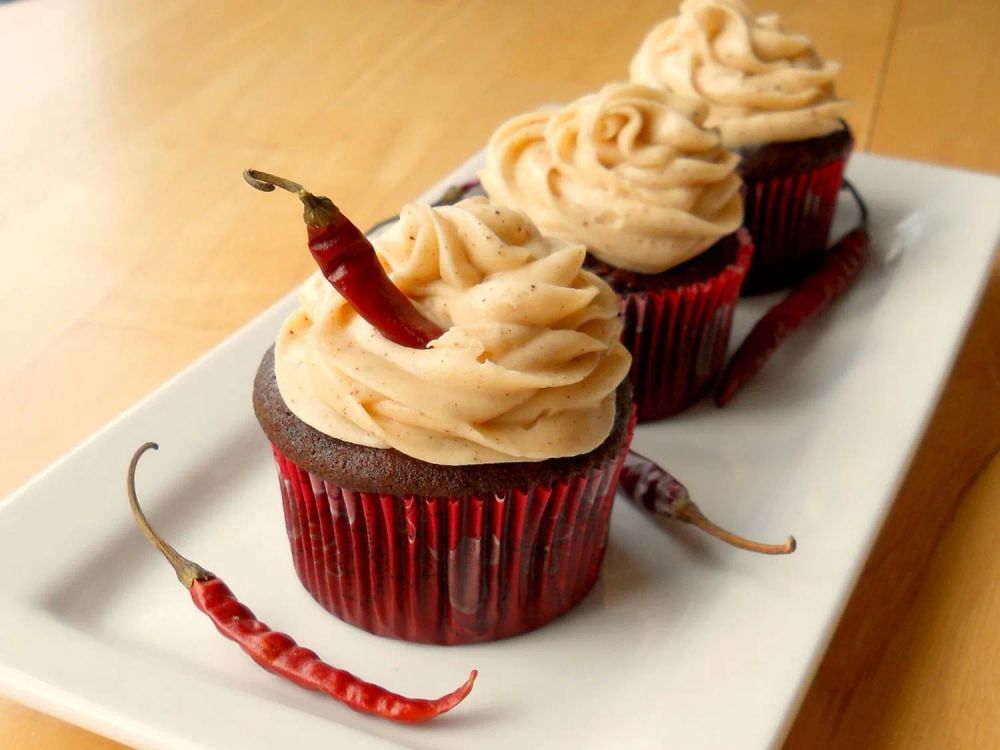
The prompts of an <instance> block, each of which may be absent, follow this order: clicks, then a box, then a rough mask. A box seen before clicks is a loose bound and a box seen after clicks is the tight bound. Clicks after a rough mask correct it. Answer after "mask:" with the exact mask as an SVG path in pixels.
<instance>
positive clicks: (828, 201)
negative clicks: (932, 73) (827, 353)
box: [630, 0, 853, 291]
mask: <svg viewBox="0 0 1000 750" xmlns="http://www.w3.org/2000/svg"><path fill="white" fill-rule="evenodd" d="M839 70H840V66H839V65H838V64H837V63H834V62H829V61H824V60H822V59H821V58H820V57H819V55H818V54H817V53H816V50H815V48H814V47H813V44H812V42H811V41H810V39H809V38H808V37H807V36H804V35H802V34H796V33H790V32H786V31H784V30H783V29H782V26H781V20H780V18H779V17H778V16H777V15H776V14H768V15H761V16H756V17H755V16H754V15H753V14H752V13H751V11H750V10H749V8H748V7H747V6H746V5H745V4H744V3H743V2H741V0H684V2H682V3H681V6H680V11H679V12H678V15H677V16H676V17H673V18H669V19H667V20H665V21H663V22H662V23H660V24H659V25H657V26H656V27H654V28H653V29H652V30H651V31H650V32H649V34H648V35H647V36H646V38H645V40H644V41H643V42H642V45H641V46H640V48H639V50H638V52H637V53H636V55H635V57H634V58H633V59H632V63H631V66H630V74H631V79H632V80H633V81H635V82H637V83H642V84H646V85H649V86H655V87H659V88H663V89H665V90H666V91H669V92H672V93H674V94H678V95H681V96H686V97H691V98H695V99H697V100H699V101H701V102H703V103H704V104H705V105H706V106H707V107H708V118H707V119H706V125H707V126H710V127H715V128H718V130H719V132H720V134H721V136H722V140H723V142H724V143H725V145H726V146H727V147H728V148H731V149H735V150H737V151H738V152H739V153H740V154H741V156H742V160H741V163H740V167H739V171H740V175H741V176H742V178H743V181H744V183H745V184H746V190H745V202H746V226H747V227H748V229H749V230H750V234H751V235H752V237H753V241H754V244H755V246H756V252H755V254H754V261H753V265H752V267H751V270H750V275H749V277H748V279H747V289H748V290H751V291H765V290H768V289H774V288H778V287H781V286H787V285H788V284H790V283H793V282H794V281H797V280H798V279H800V278H802V277H803V276H805V275H807V274H808V273H809V272H811V271H812V270H813V269H814V268H815V267H816V266H817V265H818V264H819V262H820V261H821V259H822V256H823V253H824V252H825V250H826V246H827V239H828V235H829V231H830V224H831V222H832V219H833V212H834V208H835V206H836V199H837V192H838V190H839V188H840V184H841V181H842V177H843V171H844V165H845V163H846V161H847V158H848V156H849V155H850V151H851V147H852V146H853V138H852V136H851V133H850V130H849V129H848V127H847V124H846V123H845V122H844V121H843V120H842V119H841V118H842V116H843V114H844V111H845V110H846V108H847V105H848V103H847V102H846V101H845V100H843V99H840V98H838V97H837V94H836V90H835V88H834V80H835V78H836V76H837V74H838V72H839Z"/></svg>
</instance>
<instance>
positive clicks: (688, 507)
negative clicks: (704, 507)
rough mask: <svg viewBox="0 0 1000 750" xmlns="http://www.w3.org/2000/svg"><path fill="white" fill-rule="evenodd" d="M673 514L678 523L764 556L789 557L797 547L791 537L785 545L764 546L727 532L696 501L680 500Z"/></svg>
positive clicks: (675, 503) (675, 504) (672, 509)
mask: <svg viewBox="0 0 1000 750" xmlns="http://www.w3.org/2000/svg"><path fill="white" fill-rule="evenodd" d="M671 513H672V515H673V517H674V518H676V519H677V520H678V521H683V522H684V523H689V524H691V525H692V526H694V527H696V528H697V529H699V530H701V531H704V532H705V533H706V534H709V535H711V536H714V537H715V538H716V539H718V540H720V541H723V542H725V543H726V544H730V545H732V546H733V547H739V548H740V549H745V550H749V551H750V552H759V553H760V554H762V555H788V554H791V553H792V552H794V551H795V547H796V546H797V545H796V542H795V537H793V536H789V537H788V539H786V540H785V542H784V543H783V544H764V543H763V542H755V541H753V540H751V539H747V538H745V537H742V536H739V535H737V534H734V533H732V532H731V531H726V530H725V529H723V528H721V527H720V526H716V525H715V524H714V523H712V521H710V520H708V518H707V517H706V516H705V514H704V513H702V512H701V509H700V508H699V507H698V506H697V505H695V503H694V501H693V500H689V499H688V498H679V499H678V500H677V501H676V502H674V504H673V506H672V508H671Z"/></svg>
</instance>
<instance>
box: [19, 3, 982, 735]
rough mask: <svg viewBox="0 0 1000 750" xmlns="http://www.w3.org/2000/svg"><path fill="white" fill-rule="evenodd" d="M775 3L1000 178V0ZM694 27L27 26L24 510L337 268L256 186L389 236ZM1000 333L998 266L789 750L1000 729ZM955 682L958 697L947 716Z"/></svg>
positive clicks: (397, 7) (68, 16)
mask: <svg viewBox="0 0 1000 750" xmlns="http://www.w3.org/2000/svg"><path fill="white" fill-rule="evenodd" d="M766 5H767V6H768V9H775V10H778V11H780V12H782V13H783V14H784V15H785V17H786V20H787V25H788V26H789V27H791V28H796V29H801V30H804V31H807V32H808V33H810V34H811V35H812V36H813V38H814V39H815V40H816V42H817V45H818V47H819V49H820V51H821V52H822V53H823V54H824V55H825V56H827V57H830V58H833V59H840V60H842V61H843V62H844V69H843V73H842V76H841V79H840V89H841V92H842V93H843V94H844V95H845V96H848V97H849V98H851V99H852V101H853V107H852V111H851V123H852V126H853V128H854V130H855V132H856V134H857V135H858V142H859V143H861V144H871V145H872V147H873V148H874V149H875V150H878V151H883V152H888V153H895V154H901V155H906V156H909V157H913V158H922V159H931V160H935V161H944V162H948V163H957V164H962V165H965V166H971V167H974V168H979V169H994V170H995V169H998V168H1000V145H998V144H997V143H994V138H993V136H994V134H995V123H996V122H997V121H1000V113H998V111H997V109H996V106H997V105H996V101H997V97H996V95H995V94H996V88H995V83H993V82H994V81H995V80H997V74H998V73H1000V70H998V62H997V60H998V57H997V54H998V53H997V52H996V50H995V48H994V47H993V46H992V42H991V41H990V40H991V39H995V38H996V37H997V36H998V34H997V24H998V20H997V19H998V15H997V14H998V6H997V5H996V3H994V2H992V0H978V1H976V0H960V2H958V3H956V4H953V6H952V7H950V8H949V9H948V10H944V8H943V7H941V8H939V7H938V5H937V4H936V3H934V2H933V0H874V1H873V2H867V1H865V0H846V1H845V2H841V3H838V4H836V6H835V7H834V6H832V5H831V4H830V3H829V2H826V0H823V1H821V0H806V1H804V2H796V1H795V0H781V1H780V2H769V3H767V4H766ZM760 7H761V9H764V6H763V5H761V6H760ZM671 10H672V4H665V3H663V2H662V0H632V1H629V2H620V3H579V2H578V3H573V2H570V1H569V0H559V1H554V2H547V3H538V2H536V1H535V0H516V1H514V2H504V3H500V2H485V1H482V2H463V1H462V0H442V1H435V2H431V1H430V0H394V1H393V2H382V3H351V2H347V0H337V1H336V2H319V0H315V1H313V2H292V1H291V0H284V1H283V2H282V1H277V2H269V3H255V4H248V3H240V2H237V1H236V0H222V1H219V2H213V3H203V2H198V1H197V0H164V1H163V2H160V3H125V2H121V1H120V0H117V1H113V0H95V1H94V2H90V3H86V4H84V3H43V2H14V3H8V4H4V5H0V70H3V71H4V72H5V74H4V75H3V76H0V134H2V135H3V143H4V148H3V149H2V150H0V175H2V176H3V179H2V180H0V260H2V262H3V264H4V268H5V270H6V273H4V274H0V305H2V309H3V310H4V312H5V315H3V316H2V317H0V347H2V350H3V351H4V354H5V357H4V359H3V361H2V362H0V393H4V394H8V398H6V399H5V400H4V407H5V409H4V416H5V425H6V429H5V430H0V451H2V455H4V456H5V458H6V460H5V461H4V463H3V464H2V465H0V496H2V495H5V494H6V493H7V492H8V491H10V490H12V489H14V488H15V487H16V486H17V485H18V484H20V483H21V482H23V481H25V480H26V479H27V478H29V477H30V476H31V475H33V474H34V473H36V472H37V471H39V470H40V469H42V468H43V467H44V466H45V465H46V464H48V463H49V462H51V461H52V460H53V459H55V458H56V457H57V456H59V455H60V454H61V453H63V452H65V451H66V450H67V449H69V448H70V447H72V446H73V445H74V444H75V443H77V442H78V441H80V440H81V439H83V438H84V437H86V436H87V435H88V434H89V433H91V432H92V431H93V430H95V429H96V428H97V427H99V426H100V425H101V424H103V423H105V422H107V421H108V420H109V419H111V418H112V417H113V416H114V415H115V414H117V413H118V412H119V411H121V410H122V409H124V408H125V407H127V406H128V405H130V404H132V403H133V402H135V401H136V400H137V399H138V398H139V397H141V396H142V395H144V394H145V393H147V392H149V391H150V390H152V389H153V388H154V387H155V386H156V385H158V384H159V383H160V382H162V381H163V380H164V379H165V378H167V377H168V376H170V375H171V374H173V373H174V372H176V371H178V370H179V369H181V368H182V367H184V366H185V365H186V364H188V363H189V362H190V361H191V360H192V359H194V358H195V357H196V356H198V355H199V354H201V353H203V352H204V351H206V350H207V349H208V348H210V347H211V346H212V345H213V344H215V343H216V342H218V341H220V340H221V339H223V338H225V337H226V336H227V335H228V334H229V333H230V332H232V331H233V330H234V329H236V328H237V327H238V326H240V325H242V324H243V323H244V322H246V321H247V320H249V319H251V318H252V317H253V316H254V315H255V314H256V313H258V312H259V311H261V310H262V309H264V308H265V307H266V306H268V305H269V304H270V303H271V302H272V301H274V300H275V299H277V298H278V297H279V296H281V295H282V294H284V293H285V292H287V291H288V289H290V288H291V287H292V286H294V284H295V283H296V282H297V281H298V280H300V279H301V278H303V277H304V276H305V275H306V273H307V272H308V271H309V269H310V261H309V259H308V257H306V256H304V255H303V254H302V253H298V252H288V251H287V250H286V249H287V248H293V249H294V248H298V247H299V244H300V236H299V230H298V228H297V225H296V224H295V223H294V222H289V221H288V220H287V219H288V216H289V212H290V211H294V209H293V207H292V206H290V205H287V204H285V203H283V202H282V201H280V200H277V199H274V198H271V199H265V198H263V197H262V196H260V195H259V194H255V193H252V191H249V190H248V189H247V188H245V187H244V186H243V185H242V183H241V180H240V172H241V170H242V169H243V168H244V167H246V166H250V165H253V166H258V167H260V168H266V169H268V170H270V171H276V172H281V173H287V174H288V175H290V176H293V177H296V178H298V179H301V180H302V181H304V182H306V183H307V184H311V185H317V186H321V187H322V189H323V190H324V191H325V192H329V193H330V194H331V195H333V196H334V197H336V198H337V200H338V202H339V203H341V204H342V205H343V206H344V207H345V209H346V210H348V211H349V212H350V214H351V215H352V216H354V217H357V219H358V221H359V222H361V223H364V222H367V221H369V220H374V219H375V218H378V217H381V216H384V215H387V214H391V213H394V212H395V211H396V210H397V209H398V207H399V205H400V204H401V203H402V202H403V201H405V200H407V199H408V198H411V197H412V196H414V195H417V194H419V193H420V192H421V191H422V190H423V189H424V188H426V186H427V185H428V184H430V183H431V182H433V181H435V180H436V179H437V178H438V177H439V176H440V175H442V174H443V173H445V172H446V171H448V170H450V169H451V168H452V167H454V166H455V165H456V164H457V163H458V162H459V161H460V160H462V159H464V158H465V157H466V156H467V155H468V154H469V153H471V152H473V151H474V150H476V149H478V148H480V147H481V146H482V145H483V143H484V142H485V140H486V138H487V137H488V135H489V134H490V132H491V131H492V130H493V128H494V127H495V126H496V124H498V122H499V121H501V120H502V119H503V118H505V117H507V116H509V115H511V114H514V113H516V112H519V111H522V110H525V109H528V108H531V107H534V106H536V105H538V104H540V103H543V102H548V101H556V100H564V99H568V98H570V97H572V96H575V95H578V94H580V93H583V92H585V91H587V90H589V89H592V88H595V87H597V86H599V85H600V84H602V83H604V82H606V81H608V80H613V79H616V78H620V77H623V76H624V75H625V71H626V66H627V62H628V59H629V57H630V56H631V54H632V52H633V50H634V49H635V47H636V46H637V45H638V43H639V41H640V39H641V38H642V36H643V34H644V33H645V31H646V30H647V29H648V28H649V27H650V26H651V25H652V24H653V23H654V22H655V21H657V20H659V19H660V18H662V17H663V16H664V15H665V14H667V13H669V12H670V11H671ZM929 51H931V52H929ZM941 60H947V61H948V64H947V65H942V64H940V62H939V61H941ZM991 86H992V87H993V88H992V92H993V93H992V96H991V95H990V92H991V89H990V87H991ZM998 323H1000V273H995V274H994V278H993V280H992V282H991V285H990V287H989V292H988V295H987V299H986V301H985V303H984V305H983V308H982V310H981V311H980V313H979V315H978V316H977V319H976V322H975V323H974V325H973V327H972V329H971V332H970V336H969V340H968V341H967V343H966V345H965V347H964V349H963V352H962V355H961V357H960V358H959V361H958V363H957V365H956V367H955V371H954V373H953V375H952V377H951V380H950V381H949V385H948V388H947V389H946V391H945V394H944V396H943V398H942V401H941V404H940V406H939V407H938V410H937V412H936V415H935V417H934V420H933V422H932V423H931V425H930V427H929V429H928V432H927V435H926V437H925V439H924V442H923V445H922V447H921V449H920V451H919V452H918V455H917V457H916V459H915V461H914V464H913V467H912V469H911V471H910V474H909V477H908V478H907V480H906V483H905V485H904V487H903V489H902V490H901V493H900V496H899V501H898V502H897V505H896V507H895V509H894V511H893V513H892V515H891V517H890V519H889V522H888V523H887V525H886V528H885V531H884V533H883V535H882V538H881V540H880V542H879V544H878V546H877V548H876V551H875V553H874V555H873V556H872V559H871V562H870V563H869V565H868V568H867V569H866V572H865V575H864V576H863V578H862V581H861V584H860V585H859V588H858V591H857V593H856V595H855V597H854V598H853V600H852V603H851V605H850V606H849V607H848V610H847V612H846V614H845V617H844V620H843V623H842V625H841V628H840V630H839V632H838V635H837V636H836V637H835V639H834V642H833V645H832V646H831V649H830V651H829V654H828V656H827V658H826V660H825V661H824V664H823V666H822V667H821V668H820V671H819V674H818V676H817V679H816V682H815V685H814V686H813V689H812V690H811V691H810V693H809V696H808V697H807V699H806V702H805V704H804V705H803V708H802V711H801V714H800V720H799V721H798V722H797V724H796V725H795V727H794V728H793V730H792V733H791V735H790V737H789V741H788V745H787V747H788V748H789V750H798V748H807V747H808V748H817V747H843V748H848V747H850V748H853V747H869V746H870V747H879V748H883V747H884V748H906V750H910V749H911V748H922V747H928V748H938V747H949V748H951V747H954V748H959V749H960V750H962V749H964V748H973V747H977V748H978V747H984V746H989V744H990V743H989V741H988V740H990V739H995V737H996V735H995V734H990V732H991V731H993V730H994V729H995V725H994V726H993V727H992V728H991V727H990V726H989V718H990V716H991V715H993V716H996V715H998V714H1000V697H998V696H1000V690H997V689H996V683H995V675H996V674H997V670H996V668H995V667H996V655H997V649H998V644H1000V635H997V634H996V633H997V630H998V629H996V628H992V629H990V628H989V627H988V625H989V623H990V622H992V621H996V616H997V615H998V614H1000V612H998V606H1000V605H998V604H997V598H996V596H995V591H994V595H993V596H992V598H990V597H989V596H984V595H983V592H982V590H981V589H980V588H977V587H976V580H975V579H976V578H977V576H981V577H982V580H986V581H988V580H990V579H989V578H987V577H986V574H987V573H989V574H990V575H992V580H997V577H998V576H997V573H998V564H1000V563H998V559H1000V556H997V554H996V552H995V551H994V550H992V549H991V548H990V544H989V541H990V539H991V538H992V539H995V538H996V528H997V523H998V518H1000V508H998V507H997V503H995V502H993V503H990V502H988V501H987V500H985V499H982V498H984V497H990V496H992V497H993V498H995V497H996V496H997V492H998V490H1000V478H998V476H997V474H998V472H997V470H995V469H991V470H990V472H989V473H987V474H986V475H984V479H983V480H982V482H983V486H985V490H983V489H979V490H977V492H976V493H973V494H972V495H969V498H970V499H969V501H968V502H967V503H966V504H964V505H962V506H961V509H960V510H959V511H958V514H957V516H956V510H955V509H956V506H957V503H958V500H959V499H960V498H961V497H962V495H963V492H964V490H965V489H966V488H967V487H968V486H969V484H970V483H971V481H972V478H973V477H974V476H975V474H976V473H977V471H978V470H979V469H980V468H981V467H982V465H983V464H984V463H985V462H986V460H987V459H988V458H989V457H990V456H991V455H993V454H994V453H995V452H996V451H997V449H998V445H1000V442H998V441H1000V437H998V430H997V425H998V424H1000V406H998V398H1000V396H998V394H1000V388H998V384H1000V375H998V373H1000V351H998V348H997V347H998V341H1000V337H998V336H997V331H998V330H1000V328H998ZM956 529H961V531H960V532H958V531H956ZM990 530H992V537H991V536H990ZM955 534H959V536H958V537H957V539H958V540H959V541H952V540H953V538H956V537H955ZM963 539H965V541H966V543H965V544H961V543H959V542H960V541H961V540H963ZM942 540H943V541H942ZM982 586H985V583H983V584H982ZM887 644H888V645H887ZM942 644H945V645H942ZM991 659H992V661H990V660H991ZM991 667H992V669H991ZM991 680H994V681H993V682H991ZM929 685H930V686H936V687H939V688H940V689H941V690H942V692H947V693H948V696H949V698H948V699H947V700H944V701H942V702H940V704H935V703H934V702H933V701H932V699H933V698H934V695H933V694H932V692H931V691H930V689H929V688H928V686H929ZM990 688H992V690H990ZM991 711H992V714H991ZM959 717H961V719H962V720H961V721H959V720H958V718H959ZM858 725H863V726H864V727H871V728H870V729H864V728H859V726H858ZM0 737H3V738H4V742H3V743H0V744H3V745H4V747H5V748H11V749H12V750H22V749H25V748H46V747H53V748H55V747H58V748H67V749H68V750H82V749H84V748H86V750H92V749H93V750H97V749H98V748H100V749H102V750H103V749H105V748H112V747H120V746H119V745H116V744H115V743H113V742H111V741H109V740H105V739H102V738H100V737H97V736H96V735H92V734H90V733H87V732H85V731H83V730H81V729H78V728H75V727H72V726H70V725H68V724H64V723H62V722H60V721H58V720H56V719H53V718H51V717H48V716H45V715H43V714H40V713H37V712H34V711H32V710H30V709H27V708H25V707H23V706H20V705H18V704H16V703H13V702H8V701H0ZM984 742H985V744H984ZM994 744H995V743H994Z"/></svg>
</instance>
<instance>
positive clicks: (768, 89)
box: [630, 0, 848, 148]
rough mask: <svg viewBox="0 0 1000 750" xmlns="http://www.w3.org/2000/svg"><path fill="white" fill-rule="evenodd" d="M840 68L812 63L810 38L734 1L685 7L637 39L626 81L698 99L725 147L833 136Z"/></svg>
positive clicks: (689, 0)
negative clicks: (719, 133)
mask: <svg viewBox="0 0 1000 750" xmlns="http://www.w3.org/2000/svg"><path fill="white" fill-rule="evenodd" d="M839 71H840V65H839V64H837V63H834V62H824V61H822V60H820V59H819V57H818V55H817V54H816V50H815V49H814V48H813V45H812V42H811V41H810V39H809V37H807V36H804V35H802V34H791V33H788V32H786V31H783V30H782V28H781V19H780V18H779V17H778V15H777V14H769V15H763V16H759V17H756V18H755V17H754V16H753V14H752V13H751V12H750V10H749V8H747V6H746V5H744V4H743V3H742V2H740V0H684V2H683V3H681V7H680V12H679V14H678V15H677V16H676V17H674V18H669V19H667V20H666V21H663V22H662V23H660V24H659V25H657V26H655V27H654V28H653V29H652V31H650V32H649V34H648V35H647V36H646V38H645V40H643V42H642V45H641V46H640V47H639V51H638V52H637V53H636V55H635V57H634V58H633V59H632V64H631V67H630V73H631V78H632V80H633V81H636V82H639V83H645V84H647V85H650V86H657V87H662V88H665V89H667V90H669V91H673V92H675V93H677V94H681V95H684V96H693V97H697V98H699V99H701V100H702V101H704V102H705V103H706V104H708V106H709V117H708V120H707V121H706V124H707V125H708V126H710V127H717V128H719V131H720V132H721V133H722V139H723V141H724V142H725V144H726V145H727V146H729V147H730V148H740V147H743V146H748V145H754V144H763V143H773V142H783V141H799V140H804V139H807V138H815V137H817V136H822V135H827V134H829V133H833V132H834V131H837V130H840V129H841V128H842V127H843V125H842V123H841V121H840V117H841V115H842V114H843V112H844V110H845V109H846V108H847V104H848V102H847V101H845V100H843V99H838V98H837V96H836V93H835V92H834V84H833V81H834V78H835V77H836V76H837V73H838V72H839Z"/></svg>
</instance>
